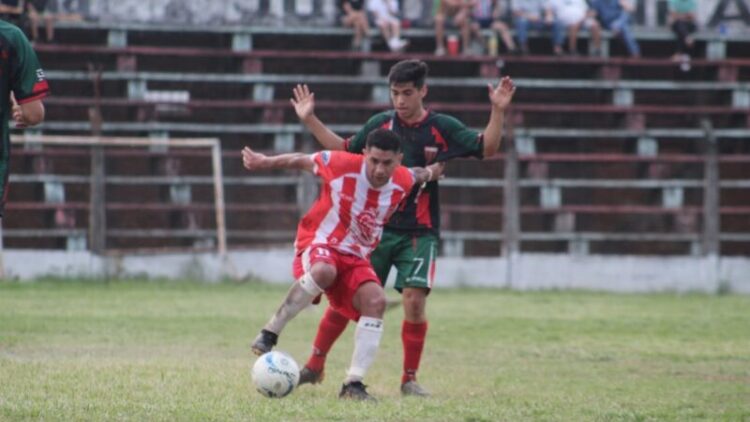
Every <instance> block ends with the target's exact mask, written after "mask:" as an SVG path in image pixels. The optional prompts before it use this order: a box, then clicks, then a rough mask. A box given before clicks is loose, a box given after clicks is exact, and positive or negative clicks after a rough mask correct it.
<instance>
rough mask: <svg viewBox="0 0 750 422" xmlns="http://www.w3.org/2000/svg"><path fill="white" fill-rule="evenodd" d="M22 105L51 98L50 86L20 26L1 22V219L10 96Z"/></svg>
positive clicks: (6, 163) (5, 186)
mask: <svg viewBox="0 0 750 422" xmlns="http://www.w3.org/2000/svg"><path fill="white" fill-rule="evenodd" d="M11 92H13V94H14V95H15V97H16V101H17V102H18V103H19V104H24V103H27V102H31V101H34V100H39V99H41V98H44V97H46V96H47V95H48V94H49V86H48V85H47V80H46V79H45V77H44V71H43V70H42V67H41V66H40V65H39V59H37V57H36V53H34V50H33V49H32V48H31V44H29V40H27V39H26V36H25V35H24V34H23V32H21V30H20V29H18V27H17V26H15V25H12V24H10V23H8V22H5V21H2V20H0V119H2V147H1V148H2V150H0V177H2V181H3V182H2V185H1V186H0V189H2V191H1V192H0V198H1V199H0V216H1V215H2V211H3V208H4V206H5V200H6V197H7V195H8V167H9V161H10V130H9V127H8V126H9V125H8V120H9V119H11V118H12V116H13V113H12V110H11V103H10V93H11Z"/></svg>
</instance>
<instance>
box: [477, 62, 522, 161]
mask: <svg viewBox="0 0 750 422" xmlns="http://www.w3.org/2000/svg"><path fill="white" fill-rule="evenodd" d="M487 88H488V89H489V98H490V103H491V104H492V112H491V113H490V121H489V123H487V127H486V128H485V129H484V157H485V158H487V157H491V156H493V155H495V153H496V152H497V150H498V149H499V148H500V141H501V139H502V136H503V124H504V123H505V109H506V108H508V105H509V104H510V102H511V100H513V94H514V93H515V92H516V86H515V85H514V84H513V80H512V79H510V77H509V76H506V77H504V78H503V79H501V80H500V82H499V83H498V84H497V86H495V87H493V86H492V84H488V85H487Z"/></svg>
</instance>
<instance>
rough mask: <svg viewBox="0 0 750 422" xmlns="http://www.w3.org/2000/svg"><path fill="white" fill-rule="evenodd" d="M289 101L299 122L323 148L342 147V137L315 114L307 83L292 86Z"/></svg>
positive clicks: (313, 97)
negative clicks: (292, 90) (291, 95)
mask: <svg viewBox="0 0 750 422" xmlns="http://www.w3.org/2000/svg"><path fill="white" fill-rule="evenodd" d="M289 101H291V103H292V105H293V106H294V111H295V112H297V117H299V120H300V122H302V124H303V125H305V127H306V128H307V130H309V131H310V132H311V133H312V134H313V136H315V139H317V140H318V142H320V144H321V145H322V146H323V148H325V149H328V150H332V151H337V150H339V151H340V150H343V149H344V138H342V137H340V136H339V135H336V134H335V133H333V131H332V130H331V129H328V128H327V127H326V125H324V124H323V122H321V121H320V119H318V116H316V115H315V93H312V92H310V88H308V87H307V85H297V86H296V87H295V88H294V98H292V99H290V100H289Z"/></svg>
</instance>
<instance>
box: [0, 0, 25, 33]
mask: <svg viewBox="0 0 750 422" xmlns="http://www.w3.org/2000/svg"><path fill="white" fill-rule="evenodd" d="M24 19H25V16H24V13H23V3H22V1H21V0H2V1H0V20H4V21H6V22H10V23H12V24H13V25H16V26H19V27H23V26H24V22H23V20H24Z"/></svg>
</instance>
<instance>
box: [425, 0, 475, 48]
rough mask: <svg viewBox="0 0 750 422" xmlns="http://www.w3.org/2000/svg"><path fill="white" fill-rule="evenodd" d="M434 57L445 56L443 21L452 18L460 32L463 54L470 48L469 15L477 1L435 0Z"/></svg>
mask: <svg viewBox="0 0 750 422" xmlns="http://www.w3.org/2000/svg"><path fill="white" fill-rule="evenodd" d="M435 1H436V3H435V10H436V13H435V55H436V56H443V55H445V37H444V35H445V20H446V19H447V18H452V22H453V24H454V25H455V26H456V27H457V28H458V29H459V31H460V32H461V43H462V47H463V51H464V53H468V52H469V48H470V46H471V14H472V11H473V9H474V6H476V4H477V0H435Z"/></svg>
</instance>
